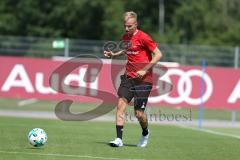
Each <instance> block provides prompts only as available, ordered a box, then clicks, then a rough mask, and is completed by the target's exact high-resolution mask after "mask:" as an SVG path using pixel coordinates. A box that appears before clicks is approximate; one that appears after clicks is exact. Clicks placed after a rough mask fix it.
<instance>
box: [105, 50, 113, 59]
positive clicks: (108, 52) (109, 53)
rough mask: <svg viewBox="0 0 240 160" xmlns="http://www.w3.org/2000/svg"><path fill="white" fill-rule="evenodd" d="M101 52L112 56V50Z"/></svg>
mask: <svg viewBox="0 0 240 160" xmlns="http://www.w3.org/2000/svg"><path fill="white" fill-rule="evenodd" d="M103 53H104V56H105V57H108V58H110V57H112V56H113V52H112V51H104V52H103Z"/></svg>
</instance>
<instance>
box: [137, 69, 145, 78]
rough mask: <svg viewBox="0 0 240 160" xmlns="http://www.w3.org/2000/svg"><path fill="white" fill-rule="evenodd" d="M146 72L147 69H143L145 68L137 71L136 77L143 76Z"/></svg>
mask: <svg viewBox="0 0 240 160" xmlns="http://www.w3.org/2000/svg"><path fill="white" fill-rule="evenodd" d="M146 74H147V71H145V70H140V71H137V77H138V78H143V77H144V76H145V75H146Z"/></svg>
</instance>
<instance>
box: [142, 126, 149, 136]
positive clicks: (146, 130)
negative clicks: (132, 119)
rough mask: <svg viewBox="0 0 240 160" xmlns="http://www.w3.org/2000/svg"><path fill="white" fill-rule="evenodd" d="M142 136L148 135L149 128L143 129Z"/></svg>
mask: <svg viewBox="0 0 240 160" xmlns="http://www.w3.org/2000/svg"><path fill="white" fill-rule="evenodd" d="M142 135H143V136H146V135H148V127H146V128H142Z"/></svg>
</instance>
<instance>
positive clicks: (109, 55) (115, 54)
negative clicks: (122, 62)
mask: <svg viewBox="0 0 240 160" xmlns="http://www.w3.org/2000/svg"><path fill="white" fill-rule="evenodd" d="M122 54H125V50H120V51H118V52H112V51H104V56H106V57H115V56H120V55H122Z"/></svg>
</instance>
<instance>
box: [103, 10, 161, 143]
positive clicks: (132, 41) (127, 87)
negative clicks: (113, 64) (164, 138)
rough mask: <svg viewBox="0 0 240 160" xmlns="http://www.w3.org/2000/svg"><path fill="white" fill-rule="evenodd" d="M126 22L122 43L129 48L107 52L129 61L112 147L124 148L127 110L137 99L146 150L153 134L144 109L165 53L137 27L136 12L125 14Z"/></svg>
mask: <svg viewBox="0 0 240 160" xmlns="http://www.w3.org/2000/svg"><path fill="white" fill-rule="evenodd" d="M123 20H124V28H125V31H126V33H125V34H124V35H123V37H122V40H123V41H124V42H127V45H126V46H127V47H126V48H125V49H123V50H120V51H117V52H112V51H110V50H106V51H104V55H105V56H106V57H114V56H118V55H121V54H126V55H127V58H128V61H127V64H126V71H125V74H124V75H122V76H121V84H120V86H119V88H118V96H119V100H118V106H117V111H116V132H117V138H116V139H115V140H113V141H111V142H110V143H109V144H110V146H112V147H121V146H123V141H122V134H123V126H124V121H125V117H124V115H125V108H126V106H127V104H128V103H129V102H130V101H131V100H132V99H133V98H134V113H135V116H136V118H137V119H138V121H139V123H140V125H141V128H142V136H141V139H140V141H139V143H138V145H137V146H138V147H145V146H146V145H147V143H148V138H149V134H150V133H149V129H148V119H147V116H146V114H145V113H144V110H145V107H146V105H147V101H148V97H149V94H150V92H151V89H152V67H153V66H154V65H155V64H156V63H157V62H158V61H159V60H160V58H161V57H162V53H161V51H160V50H159V49H158V47H157V44H156V43H155V42H154V41H153V40H152V39H151V38H150V36H149V35H148V34H146V33H144V32H143V31H141V30H139V29H138V28H137V26H138V23H137V14H136V13H135V12H133V11H130V12H125V13H124V16H123Z"/></svg>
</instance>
